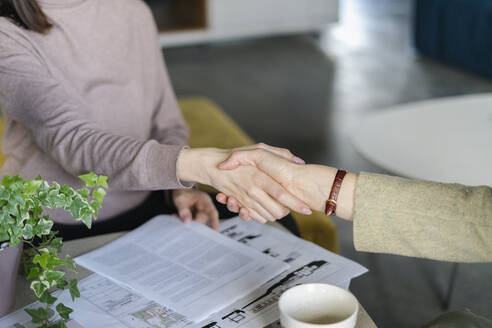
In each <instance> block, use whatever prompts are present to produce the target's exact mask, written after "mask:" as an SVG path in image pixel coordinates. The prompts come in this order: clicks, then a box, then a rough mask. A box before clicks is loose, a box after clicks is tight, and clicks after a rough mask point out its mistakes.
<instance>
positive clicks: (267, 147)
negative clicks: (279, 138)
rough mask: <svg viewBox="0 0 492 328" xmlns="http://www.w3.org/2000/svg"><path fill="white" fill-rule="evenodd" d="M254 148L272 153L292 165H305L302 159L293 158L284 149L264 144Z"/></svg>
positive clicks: (290, 153)
mask: <svg viewBox="0 0 492 328" xmlns="http://www.w3.org/2000/svg"><path fill="white" fill-rule="evenodd" d="M256 146H257V148H260V149H264V150H267V151H269V152H272V153H274V154H276V155H278V156H280V157H283V158H285V159H288V160H290V161H292V162H294V163H297V164H306V162H305V161H304V160H303V159H302V158H300V157H297V156H295V155H294V154H292V152H291V151H290V150H288V149H286V148H279V147H274V146H270V145H267V144H264V143H259V144H257V145H256Z"/></svg>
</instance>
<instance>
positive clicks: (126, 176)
mask: <svg viewBox="0 0 492 328" xmlns="http://www.w3.org/2000/svg"><path fill="white" fill-rule="evenodd" d="M21 41H22V40H21ZM0 103H1V104H2V107H3V109H4V110H5V111H6V112H8V113H9V114H10V116H11V117H12V118H13V119H14V120H15V121H17V122H18V123H20V124H21V125H22V126H23V127H24V128H25V129H26V130H28V132H29V133H30V134H31V137H32V138H33V139H34V140H35V142H36V143H37V145H38V147H39V148H40V149H41V150H42V151H44V152H46V153H48V154H50V156H52V157H53V158H54V159H55V160H56V161H57V162H58V163H59V164H60V165H61V166H62V167H63V168H64V169H65V170H66V171H67V172H69V173H71V174H73V175H74V176H76V175H80V174H83V173H87V172H89V171H94V172H96V173H97V174H104V175H107V176H108V177H109V180H110V183H111V187H112V188H118V189H125V190H158V189H174V188H183V187H184V186H183V185H182V184H181V183H180V181H179V179H178V177H177V174H176V161H177V158H178V155H179V153H180V151H181V149H182V148H183V145H181V144H179V143H176V144H161V143H159V142H158V141H156V140H139V139H136V138H131V137H127V136H120V135H115V134H112V133H108V132H107V131H104V130H102V129H101V128H100V127H99V126H98V124H97V123H95V122H93V121H90V120H88V119H87V118H86V117H84V115H83V113H84V112H85V111H84V106H87V105H86V104H85V103H84V102H83V100H81V99H79V97H78V95H76V94H73V93H71V92H70V91H69V90H67V89H66V88H64V86H63V85H62V84H61V83H60V82H59V81H57V80H56V79H55V78H54V77H53V76H52V75H51V74H50V72H49V71H48V70H47V69H46V66H45V65H43V63H42V60H41V59H40V57H39V56H37V53H36V51H35V50H34V49H32V48H30V47H28V46H27V45H26V44H24V43H23V42H19V41H18V40H14V39H12V38H10V37H9V36H8V35H6V34H3V33H1V32H0Z"/></svg>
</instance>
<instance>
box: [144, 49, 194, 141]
mask: <svg viewBox="0 0 492 328" xmlns="http://www.w3.org/2000/svg"><path fill="white" fill-rule="evenodd" d="M156 48H158V47H157V46H156ZM157 52H158V53H157V55H156V57H157V60H156V65H155V66H156V67H157V72H156V73H157V74H156V75H157V81H156V87H157V88H158V91H157V92H156V94H157V95H158V99H157V101H156V106H155V111H154V115H153V120H152V124H153V125H152V132H151V137H152V138H153V139H155V140H157V141H158V142H160V143H162V144H167V145H180V146H185V145H188V133H189V132H188V126H187V125H186V122H185V120H184V119H183V115H182V114H181V109H180V108H179V105H178V102H177V100H176V95H175V94H174V90H173V87H172V84H171V81H170V79H169V75H168V72H167V69H166V66H165V62H164V58H163V56H162V52H161V51H160V49H157Z"/></svg>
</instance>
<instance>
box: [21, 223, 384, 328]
mask: <svg viewBox="0 0 492 328" xmlns="http://www.w3.org/2000/svg"><path fill="white" fill-rule="evenodd" d="M273 225H274V226H275V227H276V228H279V229H282V230H285V228H284V227H283V226H281V225H280V224H278V223H274V224H273ZM285 231H286V230H285ZM124 234H125V232H117V233H111V234H106V235H101V236H95V237H88V238H83V239H78V240H73V241H68V242H65V243H64V244H63V248H62V252H61V255H62V256H61V257H62V258H64V257H65V255H66V254H70V255H71V256H73V257H76V256H79V255H82V254H85V253H87V252H90V251H92V250H94V249H96V248H99V247H101V246H104V245H106V244H107V243H109V242H111V241H113V240H115V239H117V238H119V237H121V236H123V235H124ZM78 268H79V273H78V274H77V275H76V278H77V279H83V278H85V277H87V276H89V275H90V274H91V273H92V272H91V271H89V270H86V269H85V268H83V267H81V266H78ZM67 277H68V278H72V277H74V275H73V274H67ZM29 286H30V282H28V281H27V280H26V279H25V278H24V277H23V276H19V277H18V279H17V289H16V300H15V309H16V310H17V309H20V308H22V307H24V306H26V305H28V304H30V303H32V302H35V301H36V297H35V295H34V293H33V292H32V290H31V289H30V287H29ZM356 327H357V328H373V327H376V325H375V324H374V322H373V321H372V319H371V317H370V316H369V315H368V314H367V312H366V311H365V310H364V308H363V307H362V305H361V306H360V311H359V316H358V319H357V326H356ZM87 328H88V327H87Z"/></svg>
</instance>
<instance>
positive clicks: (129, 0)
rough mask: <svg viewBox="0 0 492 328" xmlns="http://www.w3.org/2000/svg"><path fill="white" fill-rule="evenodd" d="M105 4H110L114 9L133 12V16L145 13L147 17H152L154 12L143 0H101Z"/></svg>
mask: <svg viewBox="0 0 492 328" xmlns="http://www.w3.org/2000/svg"><path fill="white" fill-rule="evenodd" d="M101 1H103V2H104V3H105V5H107V6H110V7H111V8H112V9H113V10H121V11H125V12H127V13H130V14H132V15H133V16H140V15H143V16H145V18H149V17H152V12H151V10H150V8H149V6H148V5H147V3H146V2H145V1H143V0H101Z"/></svg>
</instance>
